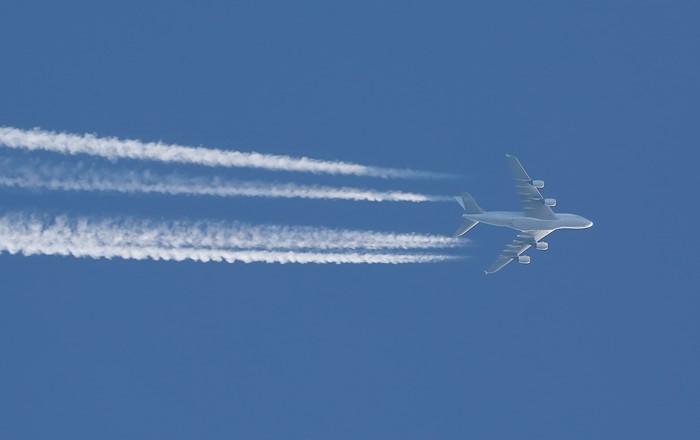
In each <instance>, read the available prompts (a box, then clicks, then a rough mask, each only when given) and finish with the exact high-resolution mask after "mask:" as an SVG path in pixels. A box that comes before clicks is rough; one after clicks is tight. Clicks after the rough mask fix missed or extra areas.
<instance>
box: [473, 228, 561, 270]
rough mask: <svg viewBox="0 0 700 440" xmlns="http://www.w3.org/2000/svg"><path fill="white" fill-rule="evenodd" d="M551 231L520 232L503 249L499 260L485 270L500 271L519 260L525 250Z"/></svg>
mask: <svg viewBox="0 0 700 440" xmlns="http://www.w3.org/2000/svg"><path fill="white" fill-rule="evenodd" d="M551 232H552V231H528V232H521V233H519V234H518V236H517V237H516V238H515V240H513V241H512V242H511V243H510V244H509V245H508V246H506V248H505V249H503V252H501V255H499V256H498V260H496V262H495V263H493V264H492V265H491V267H489V268H488V269H486V270H485V271H484V272H485V273H487V274H490V273H494V272H498V271H499V270H501V269H503V268H504V267H505V266H506V265H508V263H510V262H511V261H513V260H517V259H518V257H519V256H520V255H522V254H523V252H525V251H526V250H528V249H530V247H532V246H534V245H535V243H537V242H538V241H540V240H542V239H543V238H544V237H546V236H547V235H549V234H550V233H551Z"/></svg>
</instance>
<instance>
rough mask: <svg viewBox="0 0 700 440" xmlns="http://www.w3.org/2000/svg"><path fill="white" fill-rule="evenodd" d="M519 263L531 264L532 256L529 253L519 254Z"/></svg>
mask: <svg viewBox="0 0 700 440" xmlns="http://www.w3.org/2000/svg"><path fill="white" fill-rule="evenodd" d="M518 263H520V264H530V257H528V256H527V255H520V256H518Z"/></svg>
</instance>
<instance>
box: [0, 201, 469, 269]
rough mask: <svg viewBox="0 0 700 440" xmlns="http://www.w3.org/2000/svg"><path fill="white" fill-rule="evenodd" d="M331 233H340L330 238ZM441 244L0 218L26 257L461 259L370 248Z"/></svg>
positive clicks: (391, 237) (237, 228)
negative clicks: (362, 249)
mask: <svg viewBox="0 0 700 440" xmlns="http://www.w3.org/2000/svg"><path fill="white" fill-rule="evenodd" d="M333 232H338V235H337V236H333V235H332V233H333ZM277 234H287V236H286V237H285V236H281V235H277ZM285 238H286V241H285ZM314 240H316V241H315V242H314ZM332 240H333V241H332ZM362 240H367V241H366V242H365V246H364V248H365V249H368V250H370V251H365V252H359V251H358V249H360V248H361V247H362V246H361V244H362ZM372 240H375V241H374V243H372ZM440 243H444V244H445V246H440V247H451V246H454V245H453V244H452V243H451V240H450V239H449V238H447V237H436V236H416V235H412V234H383V235H382V234H381V233H377V232H363V231H333V230H330V229H318V230H314V229H312V228H295V227H280V226H262V227H252V226H249V227H246V226H245V225H242V224H236V225H232V227H230V228H226V227H225V226H224V224H223V223H203V222H199V223H198V222H170V223H162V222H161V223H158V222H153V221H138V220H135V219H123V220H119V221H113V220H107V219H89V218H80V217H78V218H70V217H66V216H58V217H54V218H46V217H41V216H36V215H27V214H22V213H14V214H13V213H10V214H5V215H2V216H0V252H1V251H5V252H8V253H10V254H17V253H21V254H23V255H37V254H38V255H64V256H74V257H89V258H124V259H138V260H143V259H153V260H173V261H183V260H193V261H201V262H207V261H221V262H229V263H233V262H237V261H238V262H244V263H252V262H262V263H282V264H284V263H301V264H305V263H317V264H330V263H333V264H343V263H353V264H360V263H364V264H405V263H431V262H441V261H450V260H456V259H459V257H454V256H450V255H432V254H421V253H412V254H396V253H374V252H371V250H374V249H410V248H424V249H425V248H431V247H439V244H440ZM247 247H249V248H247ZM285 248H287V249H285ZM305 249H307V250H305ZM324 250H336V251H335V252H323V251H324ZM339 250H341V251H342V250H344V251H345V252H338V251H339ZM347 250H352V252H348V251H347Z"/></svg>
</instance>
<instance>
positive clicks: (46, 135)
mask: <svg viewBox="0 0 700 440" xmlns="http://www.w3.org/2000/svg"><path fill="white" fill-rule="evenodd" d="M0 144H2V145H4V146H6V147H9V148H15V149H25V150H33V151H51V152H56V153H61V154H70V155H76V154H87V155H92V156H99V157H103V158H106V159H110V160H117V159H137V160H152V161H158V162H168V163H186V164H194V165H203V166H210V167H245V168H258V169H265V170H270V171H296V172H307V173H314V174H345V175H356V176H369V177H381V178H387V179H388V178H403V179H441V178H451V177H454V176H452V175H449V174H444V173H435V172H429V171H418V170H411V169H397V168H382V167H374V166H366V165H360V164H356V163H350V162H340V161H326V160H318V159H311V158H308V157H291V156H281V155H273V154H263V153H255V152H241V151H229V150H221V149H214V148H204V147H189V146H183V145H175V144H165V143H162V142H142V141H138V140H122V139H117V138H114V137H97V136H95V135H93V134H83V135H78V134H69V133H58V132H54V131H47V130H41V129H32V130H22V129H18V128H13V127H0Z"/></svg>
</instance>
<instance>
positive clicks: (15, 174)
mask: <svg viewBox="0 0 700 440" xmlns="http://www.w3.org/2000/svg"><path fill="white" fill-rule="evenodd" d="M0 185H1V186H10V187H19V188H30V189H46V190H59V191H113V192H119V193H128V194H134V193H154V194H169V195H191V196H214V197H265V198H303V199H330V200H352V201H370V202H414V203H420V202H444V201H452V198H451V197H447V196H436V195H427V194H420V193H412V192H405V191H377V190H372V189H364V188H353V187H332V186H322V185H300V184H296V183H273V182H256V181H237V180H232V179H230V178H225V177H188V176H185V175H182V174H159V173H154V172H151V171H136V170H126V169H122V170H115V169H113V168H106V167H102V168H99V169H98V168H94V167H89V168H86V167H82V166H80V165H66V164H47V163H38V162H35V163H34V164H32V165H27V164H25V163H22V162H21V161H13V160H5V161H0Z"/></svg>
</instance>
